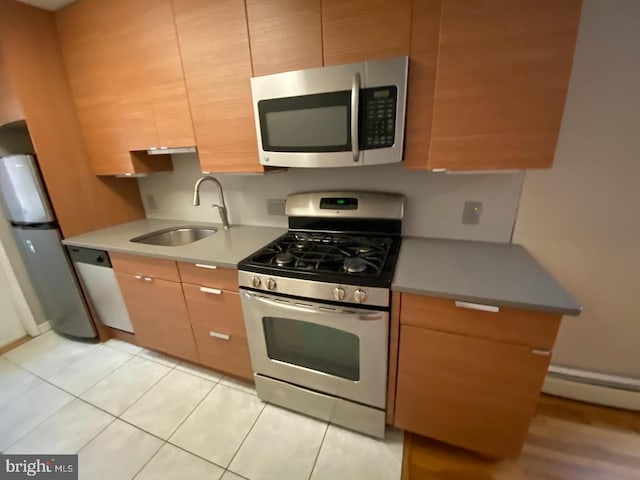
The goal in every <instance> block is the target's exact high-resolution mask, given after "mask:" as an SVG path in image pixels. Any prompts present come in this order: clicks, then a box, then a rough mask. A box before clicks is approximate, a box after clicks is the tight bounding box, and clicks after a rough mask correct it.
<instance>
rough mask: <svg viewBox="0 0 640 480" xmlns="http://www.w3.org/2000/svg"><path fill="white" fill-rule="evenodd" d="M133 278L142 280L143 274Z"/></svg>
mask: <svg viewBox="0 0 640 480" xmlns="http://www.w3.org/2000/svg"><path fill="white" fill-rule="evenodd" d="M133 278H135V279H136V280H142V275H134V276H133Z"/></svg>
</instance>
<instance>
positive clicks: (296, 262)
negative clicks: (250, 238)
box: [250, 232, 392, 276]
mask: <svg viewBox="0 0 640 480" xmlns="http://www.w3.org/2000/svg"><path fill="white" fill-rule="evenodd" d="M391 245H392V239H391V238H388V237H376V236H370V237H364V236H360V235H347V234H336V233H333V234H332V233H325V232H290V233H288V234H286V235H285V236H283V237H281V238H280V239H278V240H276V241H275V242H273V243H271V244H269V245H267V246H266V247H265V248H263V249H262V250H260V251H259V252H257V253H256V254H254V255H253V257H252V258H251V260H250V261H251V263H253V264H255V265H261V266H268V267H276V268H278V269H281V270H289V271H305V272H318V273H338V274H344V275H366V276H379V275H380V274H381V272H382V270H383V268H384V264H385V261H386V259H387V256H388V255H389V250H390V248H391Z"/></svg>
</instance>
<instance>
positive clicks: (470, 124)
mask: <svg viewBox="0 0 640 480" xmlns="http://www.w3.org/2000/svg"><path fill="white" fill-rule="evenodd" d="M580 7H581V1H580V0H563V1H557V0H520V1H517V2H514V1H512V0H482V1H478V0H443V2H442V18H441V25H440V46H439V55H438V67H437V70H436V83H435V85H436V88H435V97H434V104H433V125H432V131H431V145H430V152H429V158H428V167H429V168H430V169H440V168H444V169H450V170H479V169H514V168H546V167H550V166H551V164H552V163H553V156H554V152H555V147H556V141H557V138H558V132H559V129H560V122H561V120H562V112H563V109H564V102H565V97H566V94H567V88H568V84H569V75H570V72H571V65H572V60H573V52H574V48H575V43H576V36H577V31H578V23H579V17H580ZM409 101H410V102H411V99H410V100H409Z"/></svg>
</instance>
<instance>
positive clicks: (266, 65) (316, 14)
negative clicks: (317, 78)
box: [247, 0, 322, 76]
mask: <svg viewBox="0 0 640 480" xmlns="http://www.w3.org/2000/svg"><path fill="white" fill-rule="evenodd" d="M321 19H322V14H321V7H320V0H306V1H302V2H301V1H300V0H247V20H248V23H249V39H250V41H251V59H252V63H253V74H254V75H255V76H260V75H269V74H272V73H279V72H287V71H291V70H302V69H304V68H314V67H321V66H322V26H321Z"/></svg>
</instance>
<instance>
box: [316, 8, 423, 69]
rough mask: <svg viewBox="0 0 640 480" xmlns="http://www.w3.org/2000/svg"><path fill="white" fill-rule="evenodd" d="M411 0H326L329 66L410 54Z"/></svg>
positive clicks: (326, 61)
mask: <svg viewBox="0 0 640 480" xmlns="http://www.w3.org/2000/svg"><path fill="white" fill-rule="evenodd" d="M411 4H412V2H411V0H396V1H393V2H390V1H388V0H322V40H323V55H324V64H325V65H339V64H341V63H352V62H362V61H364V60H373V59H377V58H385V57H395V56H398V55H409V51H410V46H411Z"/></svg>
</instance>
